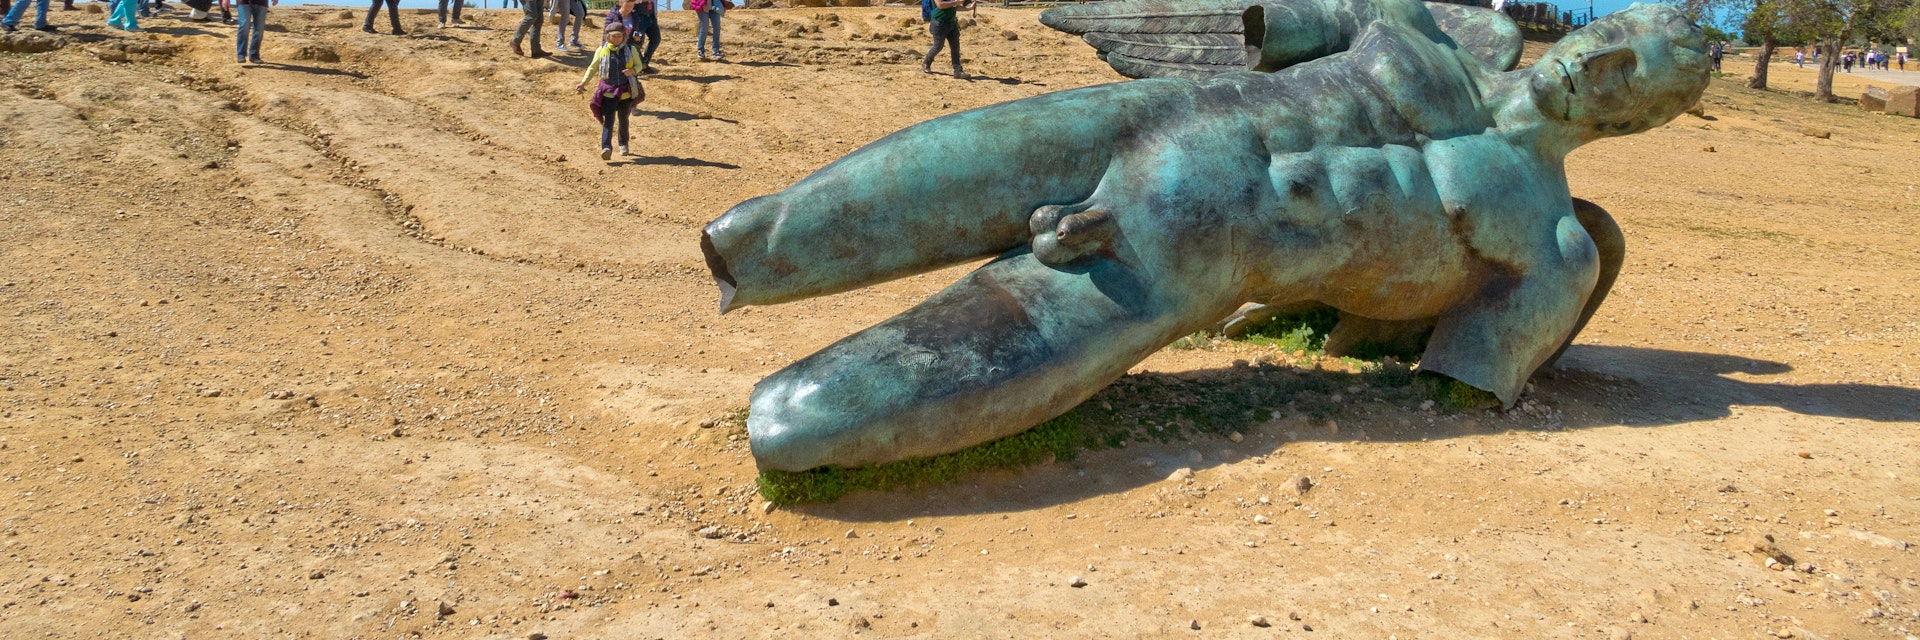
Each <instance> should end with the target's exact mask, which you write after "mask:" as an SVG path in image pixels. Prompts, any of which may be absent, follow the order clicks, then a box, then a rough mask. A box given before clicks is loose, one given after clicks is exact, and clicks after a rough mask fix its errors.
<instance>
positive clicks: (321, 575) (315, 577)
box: [307, 571, 327, 580]
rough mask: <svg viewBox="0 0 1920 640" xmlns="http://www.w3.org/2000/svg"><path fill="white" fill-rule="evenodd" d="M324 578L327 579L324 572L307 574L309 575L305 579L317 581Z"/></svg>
mask: <svg viewBox="0 0 1920 640" xmlns="http://www.w3.org/2000/svg"><path fill="white" fill-rule="evenodd" d="M325 577H327V572H325V571H315V572H313V573H309V574H307V579H308V580H319V579H321V578H325Z"/></svg>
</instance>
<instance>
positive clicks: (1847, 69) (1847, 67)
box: [1840, 53, 1853, 73]
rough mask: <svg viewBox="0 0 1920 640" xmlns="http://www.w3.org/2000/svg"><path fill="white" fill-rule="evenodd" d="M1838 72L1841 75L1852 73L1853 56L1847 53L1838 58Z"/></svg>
mask: <svg viewBox="0 0 1920 640" xmlns="http://www.w3.org/2000/svg"><path fill="white" fill-rule="evenodd" d="M1840 71H1841V72H1842V73H1853V54H1851V53H1849V54H1846V55H1843V56H1840Z"/></svg>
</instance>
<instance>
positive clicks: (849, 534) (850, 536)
mask: <svg viewBox="0 0 1920 640" xmlns="http://www.w3.org/2000/svg"><path fill="white" fill-rule="evenodd" d="M858 537H860V534H858V533H854V531H853V530H852V529H848V530H847V539H848V540H852V539H854V538H858Z"/></svg>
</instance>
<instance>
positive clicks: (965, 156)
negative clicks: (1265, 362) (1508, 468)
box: [702, 0, 1707, 472]
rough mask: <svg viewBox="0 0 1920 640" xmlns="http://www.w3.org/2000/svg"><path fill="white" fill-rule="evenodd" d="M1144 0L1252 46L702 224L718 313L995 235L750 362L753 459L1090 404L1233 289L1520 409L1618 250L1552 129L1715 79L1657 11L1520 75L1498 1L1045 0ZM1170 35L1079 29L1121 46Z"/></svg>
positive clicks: (815, 182)
mask: <svg viewBox="0 0 1920 640" xmlns="http://www.w3.org/2000/svg"><path fill="white" fill-rule="evenodd" d="M1136 5H1139V6H1136ZM1142 6H1144V7H1145V8H1146V9H1149V10H1153V9H1154V7H1161V8H1163V9H1164V8H1168V7H1170V8H1172V9H1174V10H1178V9H1181V8H1184V7H1199V8H1202V9H1206V11H1200V12H1198V13H1196V14H1195V15H1199V14H1200V13H1207V14H1208V15H1215V14H1218V15H1216V18H1217V17H1218V16H1219V15H1227V16H1229V17H1231V16H1233V15H1238V17H1239V24H1241V25H1242V27H1243V28H1242V31H1243V33H1239V34H1233V37H1237V38H1244V39H1245V41H1246V42H1245V47H1246V48H1247V50H1248V51H1253V52H1254V54H1253V55H1252V56H1251V57H1249V58H1247V59H1248V60H1249V61H1251V62H1253V64H1252V66H1253V68H1254V70H1248V71H1229V72H1225V73H1218V74H1216V75H1208V76H1204V79H1199V80H1196V79H1191V78H1192V77H1193V76H1194V75H1196V74H1197V72H1195V73H1168V74H1165V75H1164V77H1153V78H1149V79H1144V80H1137V81H1132V82H1122V83H1117V84H1110V85H1102V86H1096V87H1088V88H1084V89H1075V90H1070V91H1062V92H1058V93H1052V94H1047V95H1042V96H1037V97H1034V98H1028V99H1024V100H1018V101H1013V102H1008V103H1003V104H999V105H994V106H989V107H985V108H981V109H975V110H972V111H966V112H962V113H957V114H953V115H949V116H945V117H942V118H939V119H936V120H932V121H929V122H926V123H922V124H919V125H916V126H913V127H910V128H908V129H905V130H902V131H900V132H898V133H895V134H893V135H890V136H887V137H886V138H883V139H881V140H879V141H876V142H874V143H872V144H870V145H867V146H866V147H863V148H861V149H859V150H857V151H855V152H853V153H851V154H848V155H847V156H846V157H844V158H842V159H840V160H838V161H836V162H834V163H833V164H831V165H828V166H827V167H825V168H823V169H821V170H820V171H818V172H816V173H815V174H813V175H811V176H808V177H807V178H805V179H803V180H801V181H800V182H798V183H796V184H794V185H793V186H791V187H789V188H787V189H786V190H784V191H781V192H779V193H775V194H772V195H768V196H764V197H760V198H755V199H753V200H749V201H747V202H743V203H741V204H739V205H737V206H735V207H733V208H732V209H731V210H729V211H728V212H727V213H726V214H725V215H723V216H721V217H720V218H719V219H716V220H715V221H713V222H712V223H711V224H709V225H708V226H707V227H706V229H705V232H704V234H703V237H702V244H703V249H704V250H705V253H706V255H707V261H708V265H709V267H710V268H711V269H712V271H713V273H714V276H715V280H716V282H718V283H719V284H720V287H721V291H722V300H721V307H722V310H726V309H731V308H737V307H740V306H743V305H750V304H775V303H779V302H785V301H790V300H797V299H802V298H807V297H811V296H818V295H825V294H831V293H836V292H841V291H847V290H851V289H855V288H859V287H863V286H867V285H870V284H873V283H876V282H881V281H885V280H889V279H893V278H898V277H902V276H906V275H911V274H915V273H923V272H926V271H930V270H933V269H938V268H941V267H945V266H949V265H952V264H956V263H960V262H964V261H968V260H975V259H979V258H983V257H995V259H994V260H992V261H991V262H989V263H988V264H987V265H985V266H983V267H981V268H979V269H978V270H976V271H974V272H972V273H970V274H968V275H967V276H965V277H963V278H961V279H960V280H959V281H958V282H956V283H954V284H953V285H951V286H949V287H947V288H946V289H945V290H943V291H941V292H939V293H938V294H936V295H934V296H932V297H930V298H929V299H928V300H927V301H925V302H923V303H921V304H920V305H918V306H916V307H914V308H912V309H909V310H907V311H906V312H904V313H902V314H900V315H898V316H895V317H893V318H891V319H889V320H886V321H884V322H882V323H880V324H878V325H875V326H873V327H871V328H869V329H866V330H864V331H861V332H859V333H856V334H854V335H852V336H849V337H847V338H846V339H843V340H841V341H839V342H836V343H834V344H832V345H830V346H828V347H826V348H824V349H822V350H820V351H819V352H817V353H815V354H813V355H810V356H808V357H806V358H804V359H802V360H800V361H798V362H795V363H793V364H792V365H790V366H788V367H786V368H784V369H782V370H780V371H778V372H775V373H774V374H773V375H771V376H768V377H767V378H766V379H765V380H763V381H761V382H760V384H759V385H757V386H756V387H755V389H754V392H753V396H752V398H751V400H750V404H751V408H752V414H751V417H749V418H748V420H747V430H748V436H749V440H750V443H751V445H752V449H753V452H754V456H755V458H756V461H757V462H758V464H759V465H760V467H761V468H762V469H763V470H774V471H787V472H799V471H805V470H808V469H813V468H816V467H822V466H834V467H848V468H853V467H874V466H875V465H880V464H883V463H888V462H894V461H900V460H918V459H929V458H932V457H934V456H939V455H941V454H946V453H951V452H954V451H959V450H962V449H966V448H967V447H970V446H973V445H977V444H981V443H985V442H993V441H999V440H1002V439H1003V438H1007V437H1009V436H1012V435H1014V434H1019V433H1021V432H1024V431H1027V430H1028V429H1030V428H1031V427H1032V426H1033V425H1038V424H1043V423H1047V421H1048V420H1051V419H1053V418H1056V417H1059V416H1062V415H1065V414H1067V412H1068V411H1070V410H1074V408H1075V407H1081V409H1080V415H1081V420H1082V423H1083V424H1089V423H1092V424H1097V423H1098V419H1097V416H1089V415H1087V414H1086V413H1085V407H1086V405H1085V404H1083V403H1084V402H1085V401H1087V400H1088V399H1089V398H1095V397H1098V396H1097V395H1096V394H1101V393H1103V391H1102V390H1103V389H1105V388H1107V387H1108V385H1109V384H1111V383H1114V381H1116V380H1131V379H1134V378H1135V377H1132V376H1130V377H1128V378H1125V379H1123V378H1122V375H1123V374H1125V372H1126V371H1127V370H1128V369H1129V368H1130V367H1132V366H1133V365H1134V364H1136V363H1138V362H1140V361H1141V360H1142V359H1144V358H1146V357H1147V356H1148V355H1150V354H1152V353H1153V352H1155V351H1157V350H1159V349H1161V348H1162V347H1164V346H1166V345H1168V344H1169V343H1173V342H1175V341H1176V340H1182V339H1183V336H1193V335H1194V334H1195V333H1196V332H1199V331H1203V330H1208V331H1210V330H1213V329H1214V328H1215V327H1216V326H1217V325H1218V324H1219V323H1220V322H1221V320H1222V319H1223V318H1226V317H1227V316H1229V314H1232V313H1234V312H1235V310H1236V309H1239V308H1241V306H1242V305H1243V304H1246V303H1259V304H1264V305H1269V306H1271V307H1273V308H1285V309H1293V308H1296V307H1297V306H1298V305H1302V304H1307V305H1318V307H1321V308H1326V309H1331V310H1332V311H1331V313H1334V314H1336V315H1335V317H1336V318H1337V320H1336V321H1335V324H1334V325H1333V327H1332V328H1331V329H1327V330H1324V331H1317V332H1315V333H1307V334H1286V333H1282V334H1260V335H1264V336H1266V337H1265V338H1264V339H1268V340H1272V341H1274V342H1276V343H1281V342H1288V341H1304V340H1309V339H1319V340H1324V341H1325V343H1326V344H1327V345H1328V349H1329V352H1330V353H1333V354H1335V355H1348V356H1358V355H1382V354H1385V353H1390V352H1392V353H1402V354H1409V353H1418V354H1419V356H1420V362H1421V369H1422V371H1424V372H1429V373H1434V374H1441V375H1444V376H1446V377H1447V378H1451V379H1453V380H1457V381H1459V382H1461V383H1464V384H1465V385H1467V386H1468V387H1471V388H1474V389H1480V390H1484V391H1485V392H1489V393H1492V394H1493V395H1495V396H1497V397H1498V398H1499V399H1500V401H1501V402H1504V403H1512V402H1514V400H1515V398H1516V397H1517V395H1518V394H1519V392H1520V390H1521V389H1522V388H1523V387H1524V385H1525V383H1526V380H1527V378H1528V377H1529V376H1531V375H1532V373H1533V372H1534V370H1535V369H1536V368H1538V367H1539V366H1541V365H1542V364H1543V363H1545V362H1548V361H1549V360H1551V359H1552V358H1554V357H1556V356H1557V354H1558V353H1559V351H1560V350H1561V349H1562V348H1564V346H1565V345H1567V344H1568V343H1569V341H1570V340H1571V339H1572V337H1573V336H1574V335H1575V334H1577V333H1578V331H1579V329H1580V327H1581V326H1582V325H1584V323H1585V322H1586V320H1587V319H1588V318H1589V317H1591V315H1592V313H1593V311H1594V308H1595V307H1596V306H1597V305H1598V304H1599V303H1600V301H1601V300H1602V299H1603V298H1604V296H1605V293H1606V291H1607V288H1608V287H1609V286H1610V285H1611V281H1612V278H1613V275H1614V274H1615V273H1617V270H1618V267H1619V264H1620V261H1621V258H1622V256H1623V254H1624V245H1623V244H1622V242H1621V237H1620V235H1619V232H1618V229H1617V228H1616V227H1615V226H1614V225H1613V223H1612V220H1611V218H1610V217H1609V216H1607V214H1606V212H1605V211H1604V210H1602V209H1600V208H1599V207H1597V206H1594V205H1592V204H1591V203H1584V202H1582V201H1578V200H1577V199H1575V198H1573V197H1572V195H1571V194H1570V193H1569V192H1568V189H1567V181H1566V176H1565V170H1564V159H1565V157H1566V154H1567V153H1569V152H1571V151H1572V150H1573V149H1575V148H1577V147H1578V146H1580V145H1582V144H1585V143H1587V142H1590V141H1593V140H1596V139H1600V138H1603V137H1608V136H1615V135H1625V134H1631V133H1636V132H1640V131H1644V130H1646V129H1649V128H1652V127H1655V126H1658V125H1660V124H1662V123H1665V122H1667V121H1668V120H1670V119H1672V118H1673V117H1674V116H1676V115H1678V114H1679V113H1681V112H1682V111H1683V110H1684V109H1686V108H1687V107H1688V106H1690V105H1692V104H1693V102H1694V101H1695V100H1696V99H1697V98H1698V96H1699V94H1700V92H1701V91H1702V90H1703V89H1704V88H1705V86H1706V81H1707V76H1706V69H1707V63H1706V59H1705V56H1704V55H1703V54H1702V50H1703V47H1704V39H1703V37H1702V36H1701V34H1700V32H1699V30H1698V29H1697V28H1695V27H1694V26H1693V25H1692V24H1691V23H1690V22H1688V21H1687V20H1686V19H1685V18H1684V17H1683V16H1682V15H1681V14H1679V13H1678V12H1677V11H1675V10H1673V9H1671V8H1669V7H1662V6H1645V5H1637V6H1635V7H1634V8H1631V9H1628V10H1626V11H1621V12H1618V13H1615V14H1613V15H1611V16H1608V17H1606V18H1603V19H1600V20H1597V21H1595V22H1594V23H1593V24H1592V25H1590V26H1588V27H1587V28H1585V29H1582V30H1580V31H1577V32H1575V33H1572V34H1570V35H1568V36H1567V37H1566V38H1564V39H1562V40H1561V41H1560V42H1559V43H1558V44H1556V45H1554V47H1553V48H1552V49H1550V50H1549V51H1548V52H1547V53H1546V54H1545V55H1544V56H1543V57H1542V59H1541V61H1540V62H1539V63H1537V64H1535V65H1534V66H1533V67H1531V68H1528V69H1520V70H1509V69H1508V68H1506V67H1505V66H1503V65H1510V64H1511V61H1510V60H1508V58H1509V57H1510V56H1508V55H1507V53H1508V52H1510V51H1514V50H1515V49H1513V46H1509V45H1512V44H1513V43H1512V42H1511V39H1512V38H1509V37H1508V36H1507V35H1503V33H1500V32H1498V30H1497V29H1494V30H1491V31H1490V30H1489V29H1490V28H1491V26H1492V25H1498V24H1500V23H1498V22H1497V21H1494V20H1495V18H1490V17H1487V16H1484V15H1480V14H1473V13H1471V11H1469V10H1466V9H1461V11H1468V13H1466V14H1463V15H1464V17H1462V16H1461V15H1451V14H1450V17H1446V19H1445V20H1440V21H1436V19H1435V14H1434V13H1431V12H1430V10H1429V9H1428V8H1427V7H1426V6H1423V5H1422V4H1420V3H1419V2H1415V1H1413V0H1285V1H1274V2H1259V3H1253V4H1248V3H1246V2H1244V1H1240V2H1236V3H1223V2H1219V1H1217V0H1121V1H1120V2H1114V3H1096V4H1090V5H1083V6H1080V7H1068V8H1063V9H1058V10H1054V11H1069V12H1083V13H1084V15H1082V14H1079V13H1074V14H1071V17H1075V19H1082V20H1087V21H1092V22H1098V23H1101V24H1107V23H1106V22H1102V20H1101V18H1102V17H1103V16H1104V17H1113V16H1116V15H1136V16H1137V14H1138V13H1139V12H1138V11H1134V9H1138V8H1141V7H1142ZM1130 11H1132V12H1133V13H1128V12H1130ZM1450 11H1451V10H1450ZM1102 12H1105V13H1102ZM1209 12H1211V13H1209ZM1223 12H1224V13H1223ZM1233 12H1239V13H1237V14H1235V13H1233ZM1050 13H1051V11H1050ZM1443 17H1444V16H1443ZM1128 19H1130V20H1136V21H1137V22H1136V24H1135V26H1134V27H1129V28H1133V29H1135V30H1138V29H1156V28H1161V27H1165V26H1167V25H1168V24H1182V23H1179V21H1173V22H1166V21H1153V20H1147V21H1144V22H1139V21H1138V20H1139V19H1138V18H1137V17H1135V18H1128ZM1256 24H1257V25H1258V28H1257V29H1255V28H1254V25H1256ZM1194 25H1198V26H1194V28H1201V29H1210V28H1215V27H1217V26H1218V20H1216V21H1215V22H1212V23H1206V22H1204V21H1198V22H1195V23H1194ZM1476 25H1477V26H1476ZM1189 26H1193V25H1189ZM1182 28H1185V27H1182ZM1448 29H1453V30H1455V31H1456V32H1457V33H1458V34H1459V35H1460V38H1461V39H1460V40H1458V41H1456V40H1455V39H1454V36H1452V35H1449V32H1448V31H1447V30H1448ZM1274 34H1285V42H1283V43H1282V42H1277V41H1274V40H1273V39H1272V38H1273V37H1275V36H1274ZM1149 35H1152V37H1149ZM1189 35H1190V34H1189ZM1214 35H1216V36H1217V35H1218V34H1214ZM1256 36H1257V38H1256ZM1183 37H1187V36H1184V35H1181V34H1178V33H1176V34H1165V33H1160V34H1157V35H1154V34H1140V33H1119V34H1118V35H1115V36H1114V37H1113V38H1108V39H1106V40H1100V41H1099V42H1096V39H1095V38H1093V37H1092V33H1091V32H1090V33H1089V39H1088V41H1089V42H1090V43H1093V44H1095V45H1096V46H1103V51H1106V52H1107V56H1108V60H1109V62H1112V63H1114V64H1115V65H1116V68H1119V66H1120V62H1118V60H1120V59H1121V58H1116V57H1115V56H1116V55H1118V56H1121V57H1122V58H1124V57H1126V56H1128V55H1136V56H1137V59H1142V60H1144V59H1147V58H1150V57H1151V55H1152V52H1153V51H1155V50H1156V49H1155V48H1156V47H1158V48H1159V49H1167V48H1170V44H1178V42H1177V41H1179V38H1183ZM1514 37H1517V36H1514ZM1154 38H1160V40H1159V41H1154V42H1149V41H1151V40H1154ZM1167 38H1172V39H1173V41H1168V40H1167ZM1213 42H1215V43H1216V44H1217V43H1218V42H1219V40H1218V38H1215V40H1213ZM1103 43H1104V44H1103ZM1143 43H1144V44H1143ZM1255 45H1258V46H1255ZM1171 48H1175V49H1177V48H1178V47H1171ZM1129 52H1131V53H1129ZM1242 55H1248V54H1246V53H1244V52H1243V54H1242ZM1163 62H1164V61H1163ZM1175 62H1176V63H1178V64H1189V65H1203V63H1206V62H1207V61H1206V60H1203V59H1199V58H1194V59H1193V60H1188V61H1187V62H1178V61H1175ZM1163 66H1164V65H1163ZM1147 68H1151V65H1144V66H1141V67H1138V68H1136V70H1138V69H1147ZM1188 71H1192V70H1191V69H1189V70H1188ZM1202 71H1205V70H1204V69H1202ZM1188 342H1189V343H1191V344H1197V342H1196V341H1194V340H1192V339H1188ZM1376 348H1378V350H1377V351H1369V349H1376Z"/></svg>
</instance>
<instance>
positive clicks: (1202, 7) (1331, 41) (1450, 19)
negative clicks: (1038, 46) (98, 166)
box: [1040, 0, 1522, 79]
mask: <svg viewBox="0 0 1920 640" xmlns="http://www.w3.org/2000/svg"><path fill="white" fill-rule="evenodd" d="M1364 2H1365V0H1359V1H1356V2H1354V3H1353V4H1351V5H1346V6H1340V4H1336V3H1329V2H1323V1H1320V0H1108V1H1106V2H1094V3H1088V4H1079V5H1068V6H1063V7H1055V8H1052V9H1048V10H1046V11H1043V12H1041V13H1040V22H1041V24H1045V25H1047V26H1049V27H1052V28H1054V29H1057V30H1060V31H1063V32H1066V33H1071V34H1074V35H1078V36H1081V38H1082V39H1084V40H1086V41H1087V44H1089V45H1092V46H1093V48H1094V49H1095V50H1096V51H1098V52H1099V55H1100V58H1101V59H1102V60H1105V61H1107V64H1108V65H1109V66H1112V67H1113V69H1114V70H1115V71H1118V72H1120V74H1121V75H1124V76H1127V77H1129V78H1163V77H1178V78H1193V79H1202V78H1207V77H1210V76H1213V75H1216V74H1220V73H1225V72H1228V71H1241V70H1245V69H1249V68H1255V69H1258V70H1262V71H1277V70H1279V69H1283V68H1286V67H1288V66H1292V65H1295V64H1299V63H1302V62H1306V61H1309V60H1313V59H1317V58H1321V57H1325V56H1327V55H1331V54H1334V53H1338V52H1340V51H1343V50H1345V49H1346V43H1345V41H1344V38H1342V36H1351V35H1353V34H1352V33H1350V31H1351V30H1353V29H1355V28H1357V27H1358V26H1359V24H1358V23H1360V22H1365V21H1367V20H1370V19H1371V15H1373V12H1372V11H1370V10H1369V9H1370V7H1369V6H1367V5H1366V4H1364ZM1426 7H1427V9H1428V11H1429V12H1430V13H1432V14H1433V19H1434V22H1435V23H1436V24H1437V25H1438V26H1439V27H1440V30H1441V31H1442V32H1444V33H1446V34H1447V36H1448V37H1451V38H1452V39H1453V40H1454V42H1456V43H1457V44H1459V46H1460V47H1461V49H1462V50H1465V51H1467V52H1468V53H1469V54H1471V55H1473V56H1474V57H1475V58H1478V59H1480V60H1481V61H1482V62H1485V63H1486V64H1487V65H1488V66H1490V67H1492V68H1494V69H1497V70H1501V71H1506V70H1509V69H1512V68H1513V66H1514V64H1515V63H1516V62H1518V61H1519V59H1520V50H1521V44H1522V41H1521V38H1520V30H1519V27H1517V26H1515V25H1514V24H1513V21H1512V20H1509V19H1507V17H1506V16H1503V15H1501V14H1499V13H1497V12H1494V11H1490V10H1487V9H1482V8H1479V7H1470V6H1465V5H1456V4H1442V3H1433V2H1429V3H1426Z"/></svg>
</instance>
